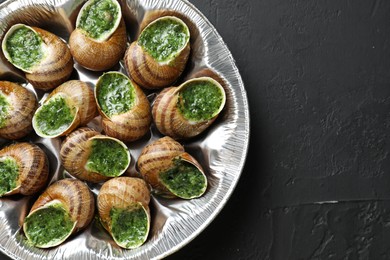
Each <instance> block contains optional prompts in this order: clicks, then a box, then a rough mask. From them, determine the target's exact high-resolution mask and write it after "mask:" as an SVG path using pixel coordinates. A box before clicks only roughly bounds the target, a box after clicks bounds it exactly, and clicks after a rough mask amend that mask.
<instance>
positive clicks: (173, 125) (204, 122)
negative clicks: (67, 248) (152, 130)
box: [152, 77, 226, 139]
mask: <svg viewBox="0 0 390 260" xmlns="http://www.w3.org/2000/svg"><path fill="white" fill-rule="evenodd" d="M205 82H207V83H211V84H212V85H213V86H216V87H217V88H218V89H219V90H220V91H219V94H220V95H221V100H220V105H219V107H218V108H217V109H216V110H215V111H213V113H212V114H211V115H210V116H209V117H208V118H201V119H191V118H187V117H186V116H185V114H184V113H183V112H182V109H181V106H182V104H183V103H185V101H184V98H183V97H182V96H181V94H182V93H183V91H184V90H186V88H187V87H189V86H191V85H193V84H198V83H200V84H204V83H205ZM203 97H206V95H203ZM196 102H197V100H196V99H195V100H194V101H192V103H193V104H194V106H195V108H196V109H199V110H200V109H201V108H198V107H196ZM225 102H226V94H225V90H224V88H223V87H222V86H221V84H220V83H218V82H217V81H216V80H214V79H212V78H210V77H200V78H195V79H190V80H188V81H186V82H184V83H183V84H181V85H180V86H179V87H171V88H167V89H164V90H163V91H161V92H160V93H159V94H158V95H157V97H156V99H155V102H154V105H153V108H152V115H153V119H154V122H155V124H156V127H157V129H158V130H159V131H160V132H161V133H162V134H164V135H168V136H170V137H172V138H174V139H186V138H191V137H194V136H197V135H199V134H200V133H202V132H203V131H204V130H206V128H208V127H209V126H210V125H211V124H212V123H213V122H214V121H215V119H216V118H217V117H218V115H219V113H220V112H221V111H222V109H223V108H224V106H225Z"/></svg>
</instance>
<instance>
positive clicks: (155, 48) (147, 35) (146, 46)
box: [124, 16, 190, 89]
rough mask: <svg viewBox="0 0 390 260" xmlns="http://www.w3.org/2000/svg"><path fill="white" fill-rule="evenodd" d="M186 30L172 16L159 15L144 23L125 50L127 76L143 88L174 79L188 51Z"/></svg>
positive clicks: (163, 85) (185, 27)
mask: <svg viewBox="0 0 390 260" xmlns="http://www.w3.org/2000/svg"><path fill="white" fill-rule="evenodd" d="M189 40H190V31H189V29H188V27H187V25H186V24H185V23H184V22H183V21H182V20H181V19H179V18H177V17H175V16H163V17H161V18H158V19H156V20H154V21H153V22H151V23H150V24H149V25H147V26H146V27H145V28H144V29H143V31H142V32H141V34H140V35H139V37H138V40H137V41H135V42H133V43H132V44H131V45H130V46H129V48H128V49H127V51H126V53H125V58H124V62H125V66H126V69H127V72H128V73H129V75H130V77H131V78H132V79H133V80H134V81H135V82H137V83H138V84H139V85H141V86H142V87H144V88H149V89H155V88H162V87H165V86H168V85H170V84H172V83H173V82H175V81H176V80H177V78H178V77H179V76H180V75H181V73H182V72H183V70H184V68H185V66H186V64H187V60H188V57H189V54H190V41H189Z"/></svg>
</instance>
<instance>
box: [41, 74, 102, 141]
mask: <svg viewBox="0 0 390 260" xmlns="http://www.w3.org/2000/svg"><path fill="white" fill-rule="evenodd" d="M56 98H63V99H64V100H65V103H66V105H67V106H68V107H69V108H71V111H72V112H73V113H74V114H73V115H72V116H73V120H72V121H71V122H68V124H67V125H65V126H64V128H63V129H62V130H59V131H57V132H55V134H48V133H45V132H44V131H43V130H42V128H41V127H40V125H39V123H38V117H39V116H38V113H40V112H41V111H42V110H43V109H44V107H45V106H46V105H50V104H51V103H50V102H51V101H53V100H55V99H56ZM96 115H97V107H96V103H95V98H94V94H93V90H92V89H91V88H90V87H89V86H88V84H87V83H85V82H83V81H80V80H70V81H67V82H65V83H63V84H62V85H60V86H59V87H57V88H56V89H54V90H53V91H52V92H51V93H50V95H49V96H48V98H47V99H46V100H45V102H44V104H43V105H42V106H41V107H40V108H38V109H37V111H36V112H35V114H34V117H33V127H34V130H35V132H36V133H37V134H38V135H39V136H41V137H46V138H54V137H57V136H63V135H66V134H68V133H70V132H71V131H73V130H74V129H75V128H77V127H78V126H79V125H85V124H87V123H88V122H89V121H91V120H92V119H93V118H94V117H95V116H96ZM55 119H57V120H61V117H58V118H52V120H55ZM48 122H49V123H48V124H51V121H48Z"/></svg>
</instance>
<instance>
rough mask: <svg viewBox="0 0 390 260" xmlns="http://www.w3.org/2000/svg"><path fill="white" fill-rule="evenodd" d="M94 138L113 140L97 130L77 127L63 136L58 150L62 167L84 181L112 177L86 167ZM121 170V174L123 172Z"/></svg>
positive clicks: (95, 181) (104, 179) (97, 180)
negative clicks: (63, 138)
mask: <svg viewBox="0 0 390 260" xmlns="http://www.w3.org/2000/svg"><path fill="white" fill-rule="evenodd" d="M95 138H99V139H110V140H114V139H113V138H111V137H107V136H104V135H101V134H100V133H99V132H97V131H95V130H93V129H91V128H87V127H82V128H79V129H77V130H76V131H74V132H72V133H70V134H69V135H68V136H67V137H66V138H65V140H64V142H63V143H62V146H61V150H60V159H61V163H62V165H63V166H64V168H65V169H66V170H67V171H68V172H69V173H70V174H71V175H73V176H74V177H76V178H78V179H81V180H85V181H90V182H94V183H99V182H102V181H106V180H108V179H110V178H112V177H108V176H104V175H102V174H100V173H97V172H93V171H91V170H89V169H88V168H86V164H87V162H88V160H89V156H90V154H91V152H92V142H91V141H92V140H93V139H95ZM116 141H118V140H116ZM123 145H124V144H123ZM126 148H127V147H126ZM129 163H130V155H129ZM126 168H127V167H126ZM125 170H126V169H124V170H123V172H124V171H125ZM123 172H122V173H121V174H123Z"/></svg>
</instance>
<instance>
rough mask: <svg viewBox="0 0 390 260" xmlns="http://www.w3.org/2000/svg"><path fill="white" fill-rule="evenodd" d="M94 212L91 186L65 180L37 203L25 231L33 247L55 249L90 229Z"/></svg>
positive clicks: (59, 182) (43, 195)
mask: <svg viewBox="0 0 390 260" xmlns="http://www.w3.org/2000/svg"><path fill="white" fill-rule="evenodd" d="M94 211H95V199H94V197H93V195H92V192H91V191H90V190H89V188H88V186H87V185H86V184H85V183H83V182H81V181H79V180H75V179H63V180H60V181H57V182H55V183H53V184H52V185H50V186H49V187H48V188H47V189H46V190H45V191H44V192H43V193H42V195H40V196H39V198H38V199H37V200H36V201H35V203H34V204H33V206H32V208H31V210H30V213H29V214H28V215H27V217H26V218H25V220H24V224H23V231H24V233H25V235H26V237H27V239H28V241H29V242H30V243H31V244H32V245H33V246H36V247H39V248H49V247H54V246H57V245H59V244H61V243H63V242H64V241H65V240H66V239H67V238H68V237H69V236H70V235H71V234H74V233H76V232H78V231H80V230H82V229H84V228H85V227H86V226H88V224H89V223H90V222H91V220H92V218H93V215H94Z"/></svg>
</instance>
